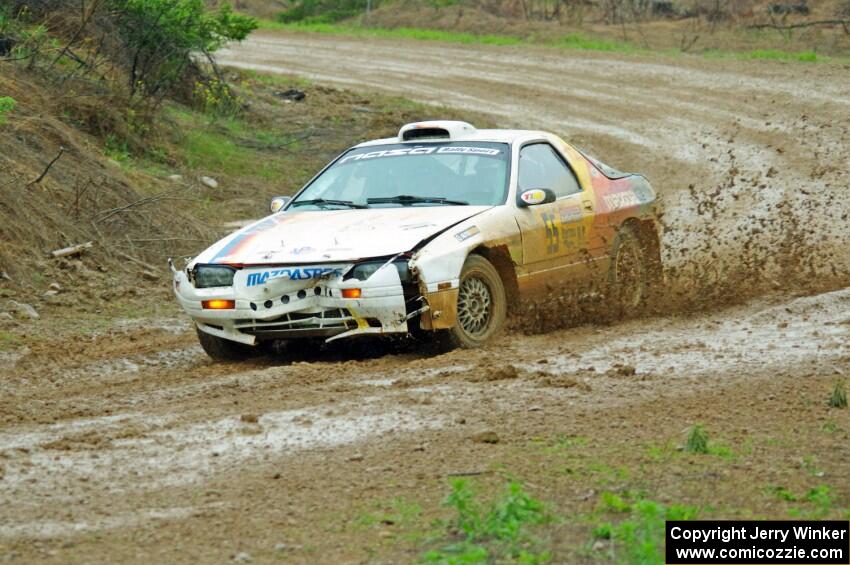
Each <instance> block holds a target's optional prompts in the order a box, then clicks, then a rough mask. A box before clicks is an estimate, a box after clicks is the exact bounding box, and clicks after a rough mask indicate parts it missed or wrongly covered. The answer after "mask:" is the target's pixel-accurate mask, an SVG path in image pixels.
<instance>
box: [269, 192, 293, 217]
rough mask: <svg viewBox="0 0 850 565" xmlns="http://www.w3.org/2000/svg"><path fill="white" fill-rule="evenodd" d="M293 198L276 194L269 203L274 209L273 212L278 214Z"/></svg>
mask: <svg viewBox="0 0 850 565" xmlns="http://www.w3.org/2000/svg"><path fill="white" fill-rule="evenodd" d="M290 200H292V198H291V197H290V196H275V197H274V198H272V202H271V204H270V205H269V209H270V210H271V211H272V214H277V213H278V212H280V211H281V210H283V207H284V206H286V205H287V204H289V201H290Z"/></svg>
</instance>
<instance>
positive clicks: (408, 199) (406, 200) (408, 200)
mask: <svg viewBox="0 0 850 565" xmlns="http://www.w3.org/2000/svg"><path fill="white" fill-rule="evenodd" d="M366 202H368V203H369V204H402V205H411V204H447V205H449V206H469V202H466V201H464V200H450V199H448V198H444V197H442V196H411V195H409V194H399V195H398V196H387V197H384V198H367V199H366Z"/></svg>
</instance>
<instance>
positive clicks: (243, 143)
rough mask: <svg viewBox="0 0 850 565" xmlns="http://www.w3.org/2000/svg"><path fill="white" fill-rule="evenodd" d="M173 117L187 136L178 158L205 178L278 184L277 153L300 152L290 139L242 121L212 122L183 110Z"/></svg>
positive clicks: (235, 119) (175, 110) (179, 148)
mask: <svg viewBox="0 0 850 565" xmlns="http://www.w3.org/2000/svg"><path fill="white" fill-rule="evenodd" d="M170 114H171V116H172V117H173V118H174V119H176V121H177V122H178V123H179V125H180V126H181V129H182V131H183V135H184V139H183V142H182V143H180V144H179V145H178V146H177V148H176V151H177V153H176V155H175V157H177V158H178V159H179V160H180V161H182V162H183V164H185V165H186V166H187V167H189V168H191V169H197V170H199V171H204V172H205V174H210V175H213V176H214V175H227V176H232V177H240V178H254V179H259V180H263V181H276V180H279V179H280V177H281V175H282V174H283V171H282V166H281V162H280V156H279V155H275V154H274V153H275V151H276V150H277V149H279V148H281V147H284V146H286V147H288V148H289V149H290V150H294V149H296V148H297V143H293V140H292V139H291V138H290V137H289V136H285V135H281V134H280V133H278V132H275V131H271V130H268V131H267V130H262V129H257V128H255V127H254V126H252V125H250V124H247V123H245V122H243V121H241V120H240V119H239V118H226V119H219V120H213V121H211V120H209V119H208V118H207V117H206V116H205V115H203V114H200V113H196V112H192V111H189V110H186V109H184V108H174V109H171V110H170Z"/></svg>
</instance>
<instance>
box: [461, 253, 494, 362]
mask: <svg viewBox="0 0 850 565" xmlns="http://www.w3.org/2000/svg"><path fill="white" fill-rule="evenodd" d="M506 316H507V297H506V294H505V286H504V285H503V284H502V279H501V278H500V277H499V273H498V272H497V271H496V268H495V267H493V265H492V264H491V263H490V262H489V261H487V259H485V258H484V257H481V256H479V255H470V256H469V257H468V258H467V259H466V262H465V263H464V264H463V269H462V270H461V273H460V286H459V289H458V297H457V321H456V322H455V325H454V327H453V328H451V329H450V330H449V331H448V338H449V343H450V345H453V346H455V347H464V348H473V347H480V346H482V345H484V344H485V343H487V342H488V341H489V340H490V339H491V338H493V337H494V336H495V335H496V334H498V333H499V331H500V330H501V329H502V326H503V325H504V323H505V317H506Z"/></svg>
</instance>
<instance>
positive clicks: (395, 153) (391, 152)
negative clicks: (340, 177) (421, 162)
mask: <svg viewBox="0 0 850 565" xmlns="http://www.w3.org/2000/svg"><path fill="white" fill-rule="evenodd" d="M501 153H502V152H501V151H500V150H499V149H492V148H489V147H456V146H443V147H405V148H402V149H383V150H380V151H370V152H368V153H358V154H357V155H349V156H347V157H343V158H342V159H340V161H339V163H340V164H344V163H348V162H350V161H366V160H369V159H378V158H382V157H401V156H403V155H432V154H437V155H440V154H450V155H458V154H461V155H487V156H490V157H495V156H496V155H500V154H501Z"/></svg>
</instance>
